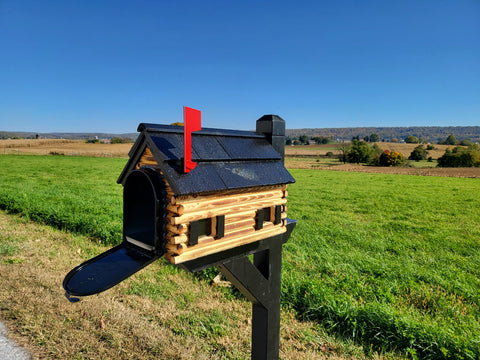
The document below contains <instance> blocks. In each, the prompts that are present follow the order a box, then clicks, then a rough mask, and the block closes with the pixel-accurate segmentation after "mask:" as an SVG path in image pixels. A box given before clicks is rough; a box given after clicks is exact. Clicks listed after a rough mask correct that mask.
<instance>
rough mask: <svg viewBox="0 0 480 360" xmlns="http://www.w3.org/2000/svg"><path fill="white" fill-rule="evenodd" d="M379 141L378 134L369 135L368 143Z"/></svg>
mask: <svg viewBox="0 0 480 360" xmlns="http://www.w3.org/2000/svg"><path fill="white" fill-rule="evenodd" d="M379 140H380V136H379V135H378V134H375V133H374V134H371V135H370V142H378V141H379Z"/></svg>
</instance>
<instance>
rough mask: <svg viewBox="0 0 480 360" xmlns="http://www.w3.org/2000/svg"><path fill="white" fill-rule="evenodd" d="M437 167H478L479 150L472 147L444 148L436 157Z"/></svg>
mask: <svg viewBox="0 0 480 360" xmlns="http://www.w3.org/2000/svg"><path fill="white" fill-rule="evenodd" d="M438 166H439V167H480V151H479V150H475V149H474V148H473V147H471V148H469V149H465V148H462V147H458V146H457V147H456V148H454V149H453V150H450V149H447V150H445V154H443V155H442V156H441V157H440V158H438Z"/></svg>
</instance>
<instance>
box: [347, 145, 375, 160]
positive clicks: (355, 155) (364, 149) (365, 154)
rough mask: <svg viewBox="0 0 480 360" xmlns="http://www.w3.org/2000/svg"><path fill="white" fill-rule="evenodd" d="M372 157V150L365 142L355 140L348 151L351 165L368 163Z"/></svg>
mask: <svg viewBox="0 0 480 360" xmlns="http://www.w3.org/2000/svg"><path fill="white" fill-rule="evenodd" d="M371 155H372V148H371V147H370V146H368V144H367V143H366V142H364V141H358V140H354V141H352V145H351V146H350V148H349V149H348V151H347V154H346V157H347V161H348V162H349V163H355V164H360V163H368V162H369V161H370V157H371Z"/></svg>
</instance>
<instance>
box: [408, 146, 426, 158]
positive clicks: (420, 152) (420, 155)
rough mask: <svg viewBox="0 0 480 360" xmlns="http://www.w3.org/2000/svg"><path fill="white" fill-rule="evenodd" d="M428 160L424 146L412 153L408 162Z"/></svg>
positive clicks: (418, 147)
mask: <svg viewBox="0 0 480 360" xmlns="http://www.w3.org/2000/svg"><path fill="white" fill-rule="evenodd" d="M426 158H427V150H425V148H424V147H423V145H419V146H417V147H416V148H415V149H413V151H412V152H411V153H410V156H409V157H408V160H415V161H420V160H425V159H426Z"/></svg>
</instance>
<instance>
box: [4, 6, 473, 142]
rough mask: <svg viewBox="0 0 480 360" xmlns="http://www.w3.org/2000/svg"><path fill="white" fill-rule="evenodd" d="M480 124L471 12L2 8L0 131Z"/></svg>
mask: <svg viewBox="0 0 480 360" xmlns="http://www.w3.org/2000/svg"><path fill="white" fill-rule="evenodd" d="M184 105H185V106H189V107H193V108H196V109H199V110H201V111H202V125H203V126H204V127H220V128H230V129H254V127H255V120H256V119H258V118H259V117H261V116H262V115H263V114H278V115H280V116H281V117H283V118H284V119H285V120H286V121H287V127H288V128H312V127H320V128H325V127H364V126H380V127H388V126H450V125H463V126H468V125H480V1H479V0H450V1H443V0H398V1H397V0H362V1H360V0H358V1H353V0H335V1H320V0H317V1H303V0H294V1H249V0H242V1H228V0H221V1H143V0H136V1H123V0H115V1H106V0H105V1H93V0H91V1H87V0H85V1H79V0H72V1H60V0H58V1H50V0H42V1H33V0H0V130H12V131H13V130H18V131H35V132H53V131H67V132H116V133H124V132H134V131H135V130H136V127H137V125H138V123H140V122H154V123H163V124H169V123H171V122H175V121H181V120H182V107H183V106H184Z"/></svg>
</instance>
